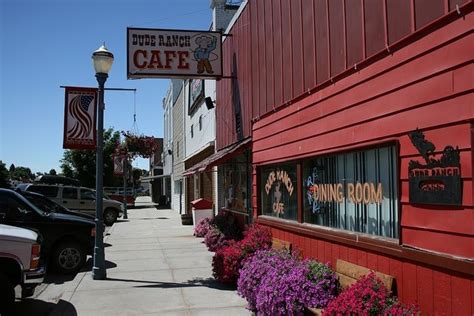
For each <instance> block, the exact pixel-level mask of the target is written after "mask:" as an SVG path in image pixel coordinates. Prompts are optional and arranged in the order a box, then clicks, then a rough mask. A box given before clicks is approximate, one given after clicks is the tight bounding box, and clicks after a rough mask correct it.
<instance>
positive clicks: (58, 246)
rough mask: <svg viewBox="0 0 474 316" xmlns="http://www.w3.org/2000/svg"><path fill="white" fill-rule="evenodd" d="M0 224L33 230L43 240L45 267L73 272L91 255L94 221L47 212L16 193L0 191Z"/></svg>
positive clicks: (63, 271) (6, 190) (5, 190)
mask: <svg viewBox="0 0 474 316" xmlns="http://www.w3.org/2000/svg"><path fill="white" fill-rule="evenodd" d="M0 224H6V225H12V226H17V227H24V228H29V229H33V230H35V231H37V232H39V233H40V234H41V236H42V237H43V245H42V247H43V254H44V258H45V261H46V264H47V265H48V266H50V267H52V268H54V269H56V270H57V271H59V272H62V273H75V272H77V271H79V270H80V269H81V267H82V266H83V265H84V264H85V262H86V258H87V255H92V250H93V245H94V236H95V222H94V221H93V220H90V219H87V218H83V217H79V216H77V215H71V214H62V213H55V212H50V211H49V210H48V209H47V208H45V207H44V206H42V205H41V204H34V203H32V202H30V201H29V200H27V199H26V198H25V197H23V196H22V195H20V194H19V193H17V192H15V191H12V190H8V189H0Z"/></svg>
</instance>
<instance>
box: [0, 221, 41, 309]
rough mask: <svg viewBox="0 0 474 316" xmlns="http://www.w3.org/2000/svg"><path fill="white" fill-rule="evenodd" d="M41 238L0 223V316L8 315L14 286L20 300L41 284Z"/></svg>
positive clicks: (13, 295)
mask: <svg viewBox="0 0 474 316" xmlns="http://www.w3.org/2000/svg"><path fill="white" fill-rule="evenodd" d="M40 254H41V238H40V237H39V236H38V234H37V233H36V232H34V231H32V230H29V229H25V228H19V227H14V226H9V225H2V224H0V314H1V315H3V314H8V313H9V312H10V311H11V308H12V305H13V303H14V301H15V287H16V286H17V285H20V286H21V296H22V298H25V297H29V296H32V295H33V293H34V290H35V287H36V286H37V285H39V284H41V283H42V282H43V278H44V275H45V268H44V266H43V265H42V262H41V261H40Z"/></svg>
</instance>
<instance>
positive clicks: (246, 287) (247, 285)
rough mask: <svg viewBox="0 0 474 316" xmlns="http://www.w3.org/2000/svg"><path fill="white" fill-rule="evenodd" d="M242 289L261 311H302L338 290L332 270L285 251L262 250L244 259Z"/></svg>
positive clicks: (255, 309) (325, 301)
mask: <svg viewBox="0 0 474 316" xmlns="http://www.w3.org/2000/svg"><path fill="white" fill-rule="evenodd" d="M237 286H238V287H237V290H238V293H239V294H240V295H241V296H242V297H244V298H245V299H247V302H248V308H249V309H250V310H251V311H253V312H256V313H257V314H258V315H302V314H303V312H304V307H305V306H309V307H323V306H326V305H327V304H328V302H329V301H330V300H332V299H333V298H334V297H335V296H336V293H337V281H336V276H335V274H334V272H332V270H331V269H330V268H329V267H327V266H326V265H323V264H321V263H318V262H316V261H314V260H304V261H301V260H299V258H298V257H297V256H296V255H294V254H289V253H288V252H285V251H275V250H267V251H258V252H256V253H255V254H254V255H253V256H252V257H250V258H249V259H248V260H246V261H245V262H244V265H243V267H242V269H241V270H240V277H239V280H238V282H237Z"/></svg>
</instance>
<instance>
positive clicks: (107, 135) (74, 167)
mask: <svg viewBox="0 0 474 316" xmlns="http://www.w3.org/2000/svg"><path fill="white" fill-rule="evenodd" d="M119 141H120V133H119V132H117V131H114V130H113V129H112V128H109V129H107V130H105V131H104V186H120V185H121V178H120V177H116V176H114V164H113V161H112V154H113V153H114V151H115V147H116V144H117V143H118V142H119ZM95 156H96V152H95V150H78V149H67V150H65V151H64V155H63V159H61V170H62V173H63V174H64V176H66V177H70V178H75V179H77V180H79V182H80V183H81V185H83V186H85V187H90V188H93V187H95V168H96V166H95Z"/></svg>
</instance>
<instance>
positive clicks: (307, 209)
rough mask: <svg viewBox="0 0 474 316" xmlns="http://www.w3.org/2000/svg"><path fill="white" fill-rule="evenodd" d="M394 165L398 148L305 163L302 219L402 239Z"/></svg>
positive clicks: (322, 158) (343, 155) (315, 159)
mask: <svg viewBox="0 0 474 316" xmlns="http://www.w3.org/2000/svg"><path fill="white" fill-rule="evenodd" d="M396 161H397V160H396V150H395V147H394V146H389V147H381V148H376V149H370V150H365V151H358V152H351V153H344V154H339V155H333V156H326V157H317V158H313V159H309V160H307V161H305V162H304V163H303V179H304V180H303V184H304V189H303V191H304V195H305V198H304V204H303V206H304V213H303V214H304V221H305V222H308V223H312V224H316V225H321V226H327V227H333V228H338V229H342V230H348V231H354V232H361V233H366V234H371V235H378V236H384V237H390V238H398V192H397V176H396V175H397V170H396V168H397V163H396Z"/></svg>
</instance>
